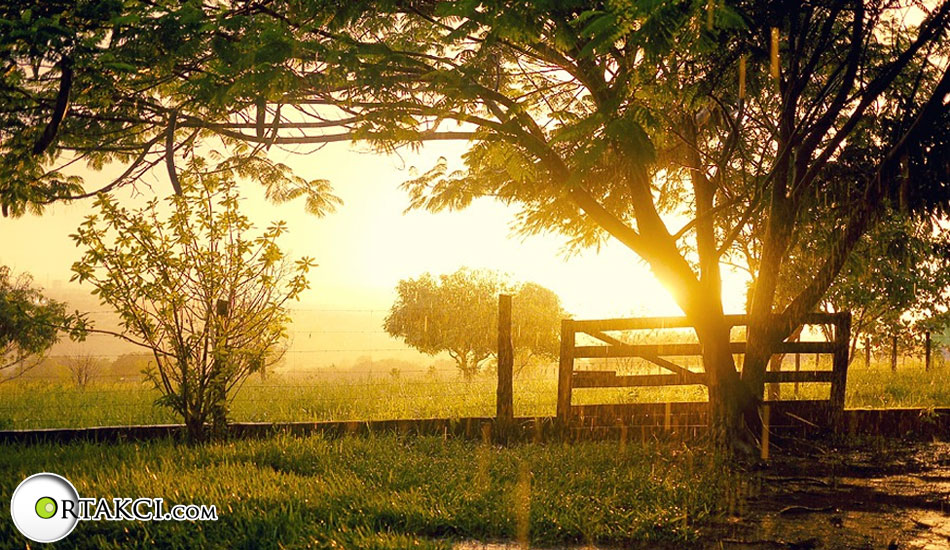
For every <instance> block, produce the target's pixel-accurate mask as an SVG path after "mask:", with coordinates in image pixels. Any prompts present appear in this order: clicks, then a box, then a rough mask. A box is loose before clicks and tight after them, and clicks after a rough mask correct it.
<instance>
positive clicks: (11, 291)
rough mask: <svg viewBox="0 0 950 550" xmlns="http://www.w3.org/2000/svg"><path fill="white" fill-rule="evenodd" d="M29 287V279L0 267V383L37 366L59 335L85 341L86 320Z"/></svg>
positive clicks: (30, 282)
mask: <svg viewBox="0 0 950 550" xmlns="http://www.w3.org/2000/svg"><path fill="white" fill-rule="evenodd" d="M32 283H33V280H32V278H31V277H30V276H29V275H26V274H21V275H19V276H16V277H14V276H13V274H12V273H11V271H10V268H8V267H6V266H0V382H3V381H4V380H9V379H11V378H15V377H17V376H20V375H22V374H23V373H24V372H26V371H28V370H30V369H31V368H33V367H35V366H36V365H38V364H39V363H40V362H41V361H42V360H43V357H44V356H45V353H46V352H47V351H48V350H49V348H51V347H52V346H53V344H55V343H56V342H57V341H58V340H59V336H60V334H61V333H62V332H66V333H68V334H69V336H70V338H72V339H74V340H81V339H82V338H84V337H85V332H86V320H85V318H84V317H83V316H82V315H80V314H79V313H78V312H76V313H72V314H70V313H67V311H66V304H64V303H62V302H57V301H56V300H50V299H48V298H46V296H44V295H43V293H42V292H40V291H39V289H36V288H33V286H32Z"/></svg>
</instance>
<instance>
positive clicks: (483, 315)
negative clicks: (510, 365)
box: [383, 268, 565, 378]
mask: <svg viewBox="0 0 950 550" xmlns="http://www.w3.org/2000/svg"><path fill="white" fill-rule="evenodd" d="M396 293H397V298H396V302H395V303H394V304H393V306H392V309H391V310H390V313H389V315H388V316H387V317H386V319H385V321H384V322H383V328H384V329H385V330H386V332H388V333H389V334H390V335H392V336H394V337H397V338H402V339H403V340H404V341H405V342H406V344H408V345H410V346H412V347H413V348H416V349H418V350H419V351H421V352H423V353H428V354H430V355H435V354H437V353H441V352H447V353H448V354H449V356H450V357H452V359H453V360H454V361H455V363H456V365H457V366H458V368H459V370H460V371H461V373H462V374H463V375H464V376H465V377H466V378H471V377H472V376H474V375H475V374H477V373H478V371H479V369H480V367H481V366H482V364H483V363H484V361H485V360H486V359H488V358H489V357H491V356H493V355H494V354H495V353H496V352H497V348H498V295H499V294H502V293H512V294H513V295H514V296H513V298H512V307H511V309H512V346H513V348H514V350H515V353H516V354H519V353H520V355H521V356H522V357H524V356H525V355H526V354H534V355H540V356H545V357H555V356H557V350H558V334H559V332H558V331H559V329H560V321H561V319H563V318H564V317H565V313H564V311H563V309H561V304H560V300H559V299H558V297H557V295H556V294H554V293H553V292H551V291H550V290H548V289H546V288H544V287H542V286H540V285H538V284H535V283H526V284H522V285H511V284H510V283H508V282H507V281H505V280H504V279H503V278H502V277H501V275H499V274H498V273H496V272H492V271H485V270H471V269H467V268H462V269H459V270H458V271H456V272H455V273H452V274H449V275H440V276H439V277H438V279H436V278H435V277H433V276H432V275H431V274H429V273H425V274H423V275H421V276H419V277H417V278H414V279H413V278H410V279H404V280H402V281H399V284H398V285H397V287H396Z"/></svg>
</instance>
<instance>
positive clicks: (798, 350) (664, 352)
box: [557, 312, 851, 427]
mask: <svg viewBox="0 0 950 550" xmlns="http://www.w3.org/2000/svg"><path fill="white" fill-rule="evenodd" d="M746 319H747V316H746V315H727V316H726V322H727V323H728V324H729V325H730V327H736V326H745V325H746V323H747V320H746ZM804 324H805V325H831V326H832V327H833V330H832V339H831V340H830V341H819V342H800V341H791V342H789V341H786V342H782V343H780V344H779V345H778V346H776V348H775V350H774V353H775V354H776V355H780V354H792V353H795V354H802V353H809V354H811V353H814V354H830V355H831V356H832V358H833V359H832V370H830V371H829V370H796V371H780V370H778V369H777V368H775V367H776V363H775V362H772V367H771V368H770V370H768V371H767V372H766V374H765V382H766V383H767V384H770V385H771V384H778V383H814V382H824V383H830V384H831V392H830V394H829V397H828V400H827V405H828V407H829V408H828V409H825V407H821V408H822V409H825V410H828V411H830V416H831V418H830V420H831V421H832V423H834V422H836V421H837V420H838V419H840V415H841V411H843V409H844V397H845V386H846V383H847V372H848V351H849V348H848V346H849V340H850V334H851V313H850V312H843V313H812V314H809V315H808V316H807V317H806V318H805V321H804ZM691 326H692V325H691V324H690V322H689V321H688V320H687V318H686V317H640V318H632V319H600V320H573V319H565V320H564V321H562V323H561V353H560V364H559V369H558V397H557V419H558V424H559V425H560V426H562V427H569V426H570V425H571V423H572V421H574V420H575V419H576V418H577V417H579V416H581V415H584V416H588V417H589V415H590V414H591V413H594V412H595V411H596V410H598V409H597V408H598V407H600V408H601V409H603V407H601V406H597V405H594V406H591V405H586V406H583V407H582V408H578V406H576V405H572V404H571V397H572V394H573V390H574V389H575V388H623V387H658V386H678V385H693V384H703V385H705V384H706V383H707V375H706V373H704V372H696V371H691V370H689V369H688V368H686V367H684V366H682V365H678V364H676V363H674V362H673V361H671V360H669V359H668V358H669V357H684V356H701V354H702V349H701V347H700V344H698V343H664V344H630V343H627V342H624V341H622V340H621V339H619V338H617V337H614V336H611V335H609V334H607V333H608V332H611V331H632V330H651V329H674V328H690V327H691ZM577 334H587V335H589V336H591V337H593V338H594V339H596V340H599V341H600V342H602V345H581V346H579V345H577V342H576V335H577ZM745 348H746V343H745V342H732V343H731V344H730V349H731V352H732V353H733V354H736V355H741V354H744V353H745ZM620 357H637V358H640V359H644V360H646V361H648V362H650V363H653V364H654V365H657V366H659V367H662V368H663V369H665V370H666V371H668V372H667V373H666V374H637V375H618V374H617V373H616V371H609V370H580V371H578V370H575V369H574V363H575V361H576V360H577V359H590V358H620ZM770 394H771V395H772V396H773V397H774V396H775V395H777V392H770ZM812 403H815V402H812ZM816 404H818V403H816ZM643 405H645V404H631V405H622V406H619V407H620V408H623V407H628V408H637V407H638V406H639V408H640V409H643ZM609 409H610V411H611V414H615V413H617V411H618V406H610V408H609ZM826 416H828V415H826Z"/></svg>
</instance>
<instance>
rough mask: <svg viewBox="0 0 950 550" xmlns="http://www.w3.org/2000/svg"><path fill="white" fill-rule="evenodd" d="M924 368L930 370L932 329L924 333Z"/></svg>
mask: <svg viewBox="0 0 950 550" xmlns="http://www.w3.org/2000/svg"><path fill="white" fill-rule="evenodd" d="M924 370H926V371H929V370H930V331H929V330H928V331H927V332H925V333H924Z"/></svg>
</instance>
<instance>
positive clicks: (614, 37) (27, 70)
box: [0, 0, 950, 443]
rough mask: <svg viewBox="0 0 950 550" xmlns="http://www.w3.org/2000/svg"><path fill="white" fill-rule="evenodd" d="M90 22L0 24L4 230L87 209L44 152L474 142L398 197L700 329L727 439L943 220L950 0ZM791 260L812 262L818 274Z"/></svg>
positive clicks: (192, 6)
mask: <svg viewBox="0 0 950 550" xmlns="http://www.w3.org/2000/svg"><path fill="white" fill-rule="evenodd" d="M103 5H104V6H108V9H105V8H102V9H101V10H99V11H102V12H104V14H103V13H99V12H96V11H90V10H86V11H82V10H72V9H71V8H64V7H63V6H62V5H60V4H56V3H52V4H48V5H47V4H46V3H44V4H37V6H35V7H34V10H33V12H31V13H30V14H29V16H28V17H21V14H20V13H16V14H2V16H0V17H2V18H3V19H4V22H3V24H4V25H5V26H6V27H8V28H12V29H13V30H14V31H15V32H12V33H4V36H6V37H7V38H6V39H5V42H4V43H3V50H2V51H3V52H4V54H5V56H4V59H5V61H4V63H5V64H6V67H5V70H4V71H3V73H2V74H3V77H2V78H3V88H2V90H3V93H4V95H5V97H6V98H10V99H9V103H8V105H9V106H10V107H9V108H8V109H5V110H4V112H3V116H4V120H3V123H2V124H3V132H4V140H3V142H4V145H3V147H4V153H5V159H6V160H5V161H4V163H3V165H2V175H3V179H2V180H0V181H2V182H3V183H2V185H4V186H5V188H4V189H3V193H2V197H3V201H4V204H5V206H8V208H9V209H10V210H11V211H13V212H17V211H21V210H22V209H23V208H24V207H25V206H28V205H36V204H39V203H41V202H43V201H44V200H52V199H55V198H57V197H68V196H73V195H72V194H73V193H76V192H77V190H76V189H75V188H74V187H71V186H70V185H71V182H72V180H68V179H64V178H62V177H60V176H59V174H60V172H56V171H51V170H50V168H51V167H52V163H53V161H54V160H55V159H56V158H57V156H58V157H59V158H61V159H63V160H68V159H71V158H72V157H73V156H75V155H83V154H89V155H91V156H90V158H91V159H93V162H94V163H96V162H105V161H107V160H120V161H125V162H131V165H130V170H131V171H130V172H128V173H127V174H124V175H123V177H124V178H125V179H122V178H120V181H119V183H121V181H125V180H127V179H129V178H132V177H134V176H135V175H136V174H138V173H140V171H141V170H143V169H147V168H148V167H149V166H150V165H153V164H157V163H159V162H161V161H162V159H164V160H165V162H166V164H167V165H168V166H170V167H173V165H174V160H175V158H176V157H175V151H176V150H177V149H178V148H180V147H181V144H184V143H190V142H191V141H193V140H198V139H204V138H207V137H210V136H217V137H219V138H220V139H221V140H222V141H224V142H225V143H229V144H235V143H250V144H254V145H255V149H253V150H250V151H248V150H244V151H242V152H240V154H237V155H236V156H235V157H234V158H235V161H236V162H238V161H247V160H249V159H260V158H261V156H260V155H261V152H260V151H259V149H258V148H259V147H269V146H274V145H290V144H308V143H309V144H322V143H328V142H333V141H341V140H365V141H369V142H371V143H373V144H376V145H378V146H379V147H380V148H381V149H382V150H391V149H392V148H393V147H395V146H398V145H405V144H411V145H417V144H419V143H421V142H422V141H424V140H433V139H469V140H471V142H472V143H471V147H470V148H469V150H468V152H467V153H466V155H465V158H464V165H463V166H460V167H454V166H449V163H447V162H440V163H439V164H438V165H437V166H435V167H434V168H433V169H432V170H431V171H429V172H427V173H426V174H424V175H423V176H422V177H420V178H417V179H415V180H413V181H411V182H409V183H408V184H407V188H408V189H409V192H410V194H411V196H412V201H413V202H412V203H413V206H415V207H419V208H427V209H431V210H439V209H445V208H461V207H464V206H466V205H467V204H469V203H470V202H471V200H473V199H474V198H476V197H480V196H492V197H496V198H498V199H499V200H502V201H504V202H506V203H509V204H512V205H517V206H519V207H520V208H521V213H520V214H519V217H518V222H519V227H520V229H521V230H522V231H523V232H525V233H536V232H541V231H556V232H560V233H563V234H564V235H565V236H566V237H567V239H568V242H569V243H570V244H571V245H574V246H585V245H593V244H596V243H599V242H601V241H602V240H603V239H606V238H613V239H617V240H618V241H620V242H621V243H623V244H624V245H626V246H627V247H628V248H630V250H631V251H632V252H633V253H634V254H636V255H638V256H639V257H641V258H642V259H643V260H645V261H646V262H647V263H648V264H649V265H650V267H651V268H652V269H653V271H654V273H655V274H656V275H657V277H658V278H659V279H660V280H662V281H663V282H664V283H665V284H666V285H667V287H668V288H669V289H670V291H671V292H672V294H673V296H674V298H675V299H676V301H677V303H678V304H679V305H680V307H681V308H682V309H683V311H684V312H685V313H686V315H687V316H688V317H689V318H690V319H691V320H692V322H693V324H694V326H695V330H696V333H697V336H698V337H699V340H700V342H701V344H702V349H703V361H704V365H705V368H706V371H707V372H708V374H709V376H708V384H709V395H710V402H711V404H712V411H713V420H714V423H715V425H716V426H717V427H718V430H717V433H718V434H719V435H720V438H719V440H720V441H721V442H723V443H729V442H732V441H734V440H736V439H737V438H738V437H740V436H743V435H745V434H746V432H743V431H742V430H741V419H742V418H743V417H744V418H746V420H747V422H749V423H753V424H754V423H755V422H756V418H755V414H754V412H755V405H756V404H757V402H758V400H759V399H760V397H761V395H762V393H763V377H764V372H765V367H766V364H767V363H768V359H769V357H770V355H771V353H772V350H773V348H774V346H775V345H776V344H777V343H778V342H780V341H781V340H783V339H784V338H786V337H787V336H788V335H789V334H791V333H792V332H793V331H795V330H796V328H797V326H798V325H799V324H800V323H801V321H802V319H803V316H804V315H805V314H806V313H807V312H809V311H811V310H813V309H815V308H816V307H817V305H818V304H819V303H820V301H821V299H822V297H823V296H824V294H825V293H826V291H827V290H828V288H829V286H830V285H831V284H832V282H833V281H834V279H835V277H836V276H837V275H838V273H839V272H840V271H841V269H842V268H843V266H844V265H845V263H846V262H847V260H848V258H849V257H850V255H851V253H852V251H853V250H854V248H855V247H856V246H857V245H858V243H859V242H860V238H861V236H862V235H863V234H865V233H866V232H867V231H868V230H869V229H870V228H872V227H873V226H874V225H875V223H876V222H877V221H878V220H879V219H880V218H881V216H882V215H883V213H884V212H885V211H887V210H888V208H890V207H891V206H893V207H894V209H895V210H899V211H900V212H903V213H904V214H906V215H908V216H912V215H928V214H933V213H934V212H940V211H941V209H942V208H944V206H945V205H946V201H947V195H948V185H947V184H948V180H950V177H948V170H950V168H948V162H950V154H948V145H950V130H948V129H950V114H948V111H950V107H948V104H947V102H946V99H945V98H946V95H947V93H948V92H950V72H948V70H947V59H948V51H947V49H948V41H947V40H946V36H947V29H948V18H950V2H947V1H943V2H937V3H935V4H932V3H926V2H908V3H899V4H898V3H888V2H884V1H872V2H861V1H855V0H827V1H825V2H821V3H817V4H816V3H802V2H794V1H793V2H783V3H774V2H752V1H728V2H722V3H719V2H692V1H682V0H668V1H659V2H650V3H641V2H633V1H629V0H628V1H624V0H616V1H611V2H581V1H567V2H563V1H559V2H544V1H542V2H530V3H525V2H505V1H497V2H496V1H484V2H468V1H435V0H433V1H431V2H400V1H386V2H371V1H366V2H360V1H356V2H350V3H347V4H345V5H342V6H341V5H339V4H338V3H335V2H328V3H324V2H298V1H295V0H273V1H263V2H247V3H234V4H231V3H228V2H224V3H203V4H202V3H197V2H185V3H178V2H164V1H159V2H147V3H137V2H130V3H118V2H116V3H114V4H103ZM105 12H107V13H105ZM14 15H15V16H16V17H14ZM61 27H63V28H61ZM33 67H36V70H32V72H31V68H33ZM132 69H134V70H132ZM97 75H104V76H97ZM67 100H68V101H67ZM99 142H101V146H100V147H96V146H93V145H94V144H97V143H99ZM90 150H92V152H91V153H90V152H89V151H90ZM64 155H65V156H64ZM150 163H151V164H150ZM169 174H170V180H171V183H172V185H173V186H177V183H176V181H177V178H176V176H175V171H174V169H170V170H169ZM817 223H821V224H824V225H825V229H826V230H825V231H824V232H823V233H821V238H822V240H821V241H820V242H811V243H803V242H802V241H801V240H800V237H801V236H802V235H803V234H806V233H807V234H813V233H814V232H812V231H809V227H810V226H813V225H814V224H817ZM796 246H813V247H815V248H817V249H820V250H822V251H823V254H822V255H821V256H820V257H819V258H818V260H817V261H816V262H814V263H812V264H811V265H809V266H808V270H807V272H806V273H796V274H792V273H790V271H789V270H790V268H791V265H790V263H789V262H788V261H787V260H788V258H789V257H790V256H791V255H792V254H793V252H794V249H795V247H796ZM739 249H748V250H750V251H751V252H752V254H751V255H752V256H754V258H755V265H754V266H753V267H752V270H753V274H754V275H753V279H754V280H753V286H752V289H751V293H750V294H751V303H750V309H749V314H750V321H749V323H750V324H749V329H748V348H747V354H746V357H745V361H744V368H743V370H742V373H741V375H740V373H739V372H738V370H737V368H736V365H735V363H734V361H733V358H732V355H731V354H730V353H729V345H728V343H729V327H728V326H727V324H726V322H725V319H724V317H723V307H722V299H721V280H720V279H721V274H720V270H721V262H722V260H723V259H724V258H728V257H729V256H730V255H732V254H734V253H737V252H738V251H739ZM793 281H794V284H791V282H793Z"/></svg>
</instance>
